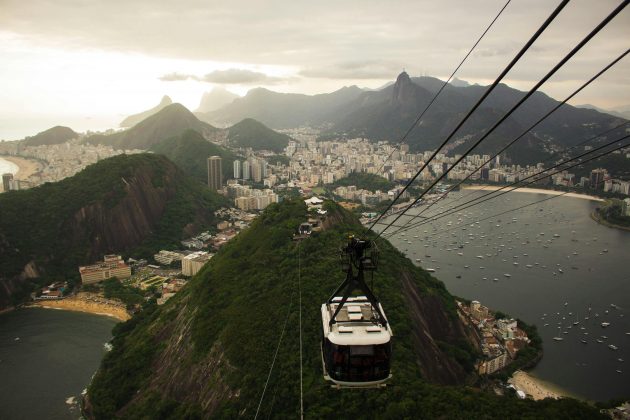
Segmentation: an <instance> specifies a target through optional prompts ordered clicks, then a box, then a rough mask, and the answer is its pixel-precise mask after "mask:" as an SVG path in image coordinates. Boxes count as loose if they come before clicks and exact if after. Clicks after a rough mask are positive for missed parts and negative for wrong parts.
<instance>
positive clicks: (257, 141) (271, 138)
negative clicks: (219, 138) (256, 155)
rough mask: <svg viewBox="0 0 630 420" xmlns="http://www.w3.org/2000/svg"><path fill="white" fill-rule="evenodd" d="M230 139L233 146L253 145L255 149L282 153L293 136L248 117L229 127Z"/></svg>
mask: <svg viewBox="0 0 630 420" xmlns="http://www.w3.org/2000/svg"><path fill="white" fill-rule="evenodd" d="M228 140H229V142H230V145H231V146H233V147H251V148H252V149H254V150H271V151H274V152H276V153H280V152H282V150H283V149H284V148H285V147H287V145H288V144H289V140H291V138H290V137H289V136H287V135H286V134H281V133H278V132H277V131H274V130H272V129H271V128H269V127H267V126H265V125H264V124H262V123H260V122H258V121H256V120H254V119H252V118H246V119H244V120H243V121H241V122H239V123H237V124H234V125H233V126H232V127H230V128H229V129H228Z"/></svg>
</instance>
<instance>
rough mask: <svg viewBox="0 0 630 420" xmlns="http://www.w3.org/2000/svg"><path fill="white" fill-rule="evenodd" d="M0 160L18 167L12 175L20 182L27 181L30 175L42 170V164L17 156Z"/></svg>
mask: <svg viewBox="0 0 630 420" xmlns="http://www.w3.org/2000/svg"><path fill="white" fill-rule="evenodd" d="M0 159H4V160H6V161H7V162H11V163H13V164H15V165H16V166H17V167H18V171H17V172H16V173H15V174H13V176H14V177H15V179H18V180H20V181H26V180H28V178H29V177H30V176H31V175H33V174H36V173H37V172H39V171H41V169H42V164H41V163H39V162H38V161H36V160H32V159H26V158H23V157H18V156H0Z"/></svg>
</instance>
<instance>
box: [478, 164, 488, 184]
mask: <svg viewBox="0 0 630 420" xmlns="http://www.w3.org/2000/svg"><path fill="white" fill-rule="evenodd" d="M479 177H480V178H481V179H483V180H484V181H487V180H488V179H490V169H489V168H488V167H484V168H481V174H480V175H479Z"/></svg>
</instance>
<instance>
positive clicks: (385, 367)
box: [322, 296, 393, 388]
mask: <svg viewBox="0 0 630 420" xmlns="http://www.w3.org/2000/svg"><path fill="white" fill-rule="evenodd" d="M341 301H342V298H341V297H339V296H336V297H334V298H333V299H332V300H331V302H330V303H325V304H323V305H322V324H323V337H322V362H323V365H324V379H326V380H328V381H332V382H333V383H334V384H335V385H334V386H336V387H338V388H342V387H344V388H360V387H364V388H372V387H379V386H385V384H384V382H385V381H387V380H388V379H390V378H391V377H392V375H391V373H390V360H391V354H392V346H391V338H392V336H393V333H392V330H391V327H390V326H389V322H387V320H386V319H385V322H378V317H379V315H378V311H376V310H375V308H374V307H373V306H372V303H370V301H369V300H368V299H367V297H365V296H358V297H349V298H348V300H347V301H346V302H345V304H344V305H343V307H342V308H341V309H340V310H339V312H338V313H337V316H336V322H333V323H331V322H330V320H331V317H332V316H333V315H334V313H335V312H336V310H337V307H338V306H339V304H340V303H341ZM377 304H378V306H379V309H380V313H381V314H383V316H384V312H383V307H382V306H381V305H380V303H377Z"/></svg>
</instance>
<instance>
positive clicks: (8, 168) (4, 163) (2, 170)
mask: <svg viewBox="0 0 630 420" xmlns="http://www.w3.org/2000/svg"><path fill="white" fill-rule="evenodd" d="M18 169H20V168H18V166H17V165H16V164H15V163H13V162H9V161H8V160H5V159H2V158H1V157H0V175H1V174H6V173H12V174H13V175H15V174H16V173H17V171H18Z"/></svg>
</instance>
